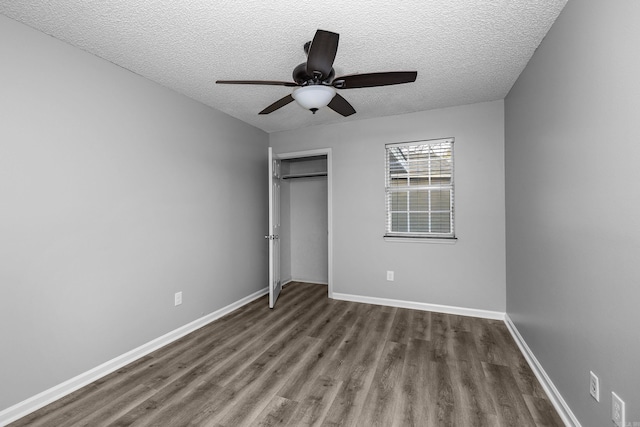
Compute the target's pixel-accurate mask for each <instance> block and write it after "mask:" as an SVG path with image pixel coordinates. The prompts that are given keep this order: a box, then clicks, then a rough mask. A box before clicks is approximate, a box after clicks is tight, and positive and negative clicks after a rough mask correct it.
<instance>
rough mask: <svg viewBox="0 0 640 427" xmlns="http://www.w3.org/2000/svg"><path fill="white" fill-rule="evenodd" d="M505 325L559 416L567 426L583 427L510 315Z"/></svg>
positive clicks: (507, 316)
mask: <svg viewBox="0 0 640 427" xmlns="http://www.w3.org/2000/svg"><path fill="white" fill-rule="evenodd" d="M504 323H505V324H506V325H507V328H508V329H509V332H511V335H512V336H513V339H514V340H515V341H516V343H517V344H518V347H520V351H521V352H522V354H523V355H524V357H525V359H527V362H528V363H529V366H530V367H531V370H532V371H533V373H534V374H535V376H536V378H538V381H540V384H541V385H542V388H544V391H545V392H546V393H547V396H549V399H550V400H551V403H553V406H554V407H555V408H556V411H558V415H560V418H562V421H564V423H565V424H566V425H567V426H574V427H581V425H580V422H579V421H578V419H577V418H576V416H575V415H574V414H573V412H572V411H571V408H569V405H567V402H565V400H564V398H563V397H562V395H561V394H560V392H559V391H558V389H557V388H556V386H555V385H554V384H553V381H551V378H549V376H548V375H547V373H546V372H545V370H544V368H543V367H542V365H541V364H540V362H538V359H537V358H536V356H535V355H534V354H533V352H532V351H531V349H530V348H529V346H528V345H527V342H526V341H525V340H524V338H522V335H520V332H518V328H516V325H515V324H514V323H513V322H512V321H511V318H510V317H509V315H508V314H505V316H504Z"/></svg>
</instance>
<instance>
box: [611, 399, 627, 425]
mask: <svg viewBox="0 0 640 427" xmlns="http://www.w3.org/2000/svg"><path fill="white" fill-rule="evenodd" d="M611 419H612V420H613V423H614V424H615V425H616V426H618V427H625V425H626V424H625V416H624V400H622V399H620V396H618V395H617V394H615V393H614V392H611Z"/></svg>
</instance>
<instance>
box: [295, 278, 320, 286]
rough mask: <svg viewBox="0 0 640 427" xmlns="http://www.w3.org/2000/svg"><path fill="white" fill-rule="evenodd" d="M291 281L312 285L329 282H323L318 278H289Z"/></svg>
mask: <svg viewBox="0 0 640 427" xmlns="http://www.w3.org/2000/svg"><path fill="white" fill-rule="evenodd" d="M290 281H291V282H302V283H311V284H312V285H325V286H326V285H328V284H329V283H327V282H323V281H322V280H318V279H300V278H298V279H291V280H290Z"/></svg>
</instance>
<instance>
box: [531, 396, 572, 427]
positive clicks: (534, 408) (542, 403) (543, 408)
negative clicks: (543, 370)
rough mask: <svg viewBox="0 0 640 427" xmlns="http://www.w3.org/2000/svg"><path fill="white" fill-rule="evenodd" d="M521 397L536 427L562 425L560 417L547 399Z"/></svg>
mask: <svg viewBox="0 0 640 427" xmlns="http://www.w3.org/2000/svg"><path fill="white" fill-rule="evenodd" d="M523 397H524V401H525V402H526V404H527V407H528V408H529V412H531V416H532V417H533V420H534V421H535V423H536V426H537V427H552V426H559V425H562V424H563V423H562V419H561V418H560V415H558V412H557V411H556V410H555V409H554V408H553V405H552V404H551V402H549V400H548V399H545V398H541V397H536V396H528V395H523Z"/></svg>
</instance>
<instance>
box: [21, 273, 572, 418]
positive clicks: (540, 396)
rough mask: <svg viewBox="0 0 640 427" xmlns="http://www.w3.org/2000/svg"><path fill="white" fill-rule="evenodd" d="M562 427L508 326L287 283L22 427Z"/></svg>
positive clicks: (39, 413)
mask: <svg viewBox="0 0 640 427" xmlns="http://www.w3.org/2000/svg"><path fill="white" fill-rule="evenodd" d="M82 425H86V426H110V427H111V426H119V427H124V426H156V425H162V426H170V427H172V426H183V425H184V426H198V427H200V426H212V427H215V426H218V427H221V426H233V427H236V426H241V427H242V426H255V425H264V426H274V425H289V426H296V427H297V426H320V425H323V426H336V425H343V426H355V425H367V426H368V425H385V426H387V425H389V426H420V427H435V426H455V427H460V426H462V427H465V426H472V427H479V426H480V427H481V426H491V427H494V426H515V425H517V426H529V425H536V426H561V425H562V421H561V419H560V417H559V416H558V414H557V412H556V411H555V410H554V408H553V405H552V404H551V401H550V400H549V399H548V397H547V396H546V395H545V393H544V389H542V387H541V385H540V384H539V382H538V381H537V379H536V378H535V376H534V374H533V372H532V371H531V369H530V368H529V366H528V364H527V363H526V359H525V358H524V357H523V356H522V354H521V353H520V351H519V349H518V347H517V345H516V344H515V342H514V340H513V339H512V337H511V335H510V334H509V331H508V329H507V328H506V327H505V325H504V323H503V322H500V321H496V320H487V319H477V318H472V317H467V316H455V315H448V314H442V313H433V312H425V311H418V310H409V309H403V308H395V307H384V306H378V305H370V304H359V303H354V302H346V301H338V300H330V299H328V298H327V287H326V286H321V285H311V284H306V283H297V282H294V283H290V284H288V285H287V286H285V287H284V288H283V290H282V293H281V295H280V298H279V299H278V303H277V305H276V308H275V309H269V308H268V304H267V298H266V297H263V298H260V299H258V300H256V301H253V302H251V303H250V304H247V305H245V306H243V307H241V308H240V309H238V310H235V311H234V312H232V313H229V314H227V315H226V316H223V317H222V318H220V319H218V320H216V321H215V322H212V323H210V324H208V325H206V326H204V327H202V328H200V329H198V330H197V331H194V332H193V333H191V334H188V335H186V336H184V337H182V338H180V339H179V340H176V341H175V342H173V343H171V344H170V345H167V346H165V347H163V348H161V349H158V350H157V351H155V352H153V353H151V354H149V355H147V356H145V357H143V358H140V359H139V360H137V361H135V362H134V363H131V364H129V365H127V366H125V367H123V368H121V369H118V370H117V371H115V372H113V373H111V374H109V375H106V376H104V377H103V378H101V379H99V380H98V381H96V382H94V383H92V384H89V385H88V386H86V387H83V388H82V389H80V390H77V391H76V392H74V393H71V394H69V395H67V396H65V397H64V398H62V399H60V400H59V401H57V402H54V403H52V404H50V405H48V406H46V407H44V408H42V409H41V410H38V411H36V412H34V413H32V414H30V415H28V416H26V417H24V418H22V419H20V420H18V421H16V422H15V423H13V424H11V426H12V427H17V426H47V427H48V426H56V427H76V426H82Z"/></svg>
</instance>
